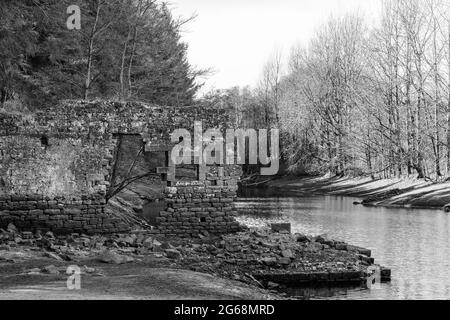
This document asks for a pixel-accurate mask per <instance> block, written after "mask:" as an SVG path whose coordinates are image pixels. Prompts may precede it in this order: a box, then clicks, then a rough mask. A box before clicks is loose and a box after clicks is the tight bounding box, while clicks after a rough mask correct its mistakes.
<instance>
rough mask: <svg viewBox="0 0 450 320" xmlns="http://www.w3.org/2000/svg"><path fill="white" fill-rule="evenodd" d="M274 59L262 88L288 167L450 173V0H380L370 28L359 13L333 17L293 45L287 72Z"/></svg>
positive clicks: (351, 171)
mask: <svg viewBox="0 0 450 320" xmlns="http://www.w3.org/2000/svg"><path fill="white" fill-rule="evenodd" d="M275 60H276V61H279V59H278V58H275ZM274 65H277V63H276V62H275V63H272V64H270V66H271V68H270V70H272V71H271V72H265V73H264V74H265V75H267V79H266V78H264V81H263V85H262V88H265V87H267V88H268V90H267V92H270V95H271V97H272V98H271V102H270V103H269V104H270V108H269V109H270V110H271V112H272V113H273V114H275V117H274V118H275V119H277V122H279V125H280V127H281V129H282V131H283V141H282V146H283V150H284V153H283V154H284V157H285V159H286V161H287V162H288V163H289V165H290V168H291V169H292V170H296V169H301V170H307V171H310V172H311V171H312V172H321V173H324V172H330V173H332V174H336V175H344V174H358V175H361V174H368V175H371V176H372V177H385V178H387V177H394V176H404V175H417V176H418V177H419V178H433V179H440V178H441V177H448V176H449V174H450V4H449V3H448V2H447V1H444V0H387V1H384V2H383V12H382V19H381V23H380V25H378V26H376V27H371V28H369V27H367V26H366V24H365V22H364V19H363V18H361V17H360V16H357V15H346V16H344V17H341V18H333V19H330V21H329V22H328V23H327V24H326V25H324V26H322V27H321V28H320V29H319V30H318V31H317V33H316V34H315V36H314V37H313V39H311V41H310V43H309V44H308V46H306V47H295V48H293V49H292V50H291V54H290V57H289V61H288V64H287V69H288V70H287V73H286V74H285V75H284V76H283V77H282V78H281V77H280V76H276V77H274V76H273V74H274V70H277V69H278V70H279V68H276V67H274ZM275 73H276V72H275ZM275 78H276V79H280V80H279V81H275V82H274V81H273V79H275ZM269 79H271V80H269ZM268 96H269V94H268ZM265 108H267V107H265Z"/></svg>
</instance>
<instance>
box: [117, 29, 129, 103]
mask: <svg viewBox="0 0 450 320" xmlns="http://www.w3.org/2000/svg"><path fill="white" fill-rule="evenodd" d="M130 36H131V28H130V29H129V30H128V35H127V39H126V40H125V43H124V45H123V51H122V62H121V65H120V77H119V78H120V79H119V81H120V99H121V100H122V101H124V100H125V79H124V77H125V59H126V57H127V51H128V42H129V41H130Z"/></svg>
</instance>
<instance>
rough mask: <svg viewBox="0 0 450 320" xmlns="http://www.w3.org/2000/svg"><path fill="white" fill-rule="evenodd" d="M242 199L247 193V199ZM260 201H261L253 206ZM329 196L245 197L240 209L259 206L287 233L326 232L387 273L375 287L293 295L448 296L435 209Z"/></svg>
mask: <svg viewBox="0 0 450 320" xmlns="http://www.w3.org/2000/svg"><path fill="white" fill-rule="evenodd" d="M247 196H248V195H247ZM259 200H261V202H259ZM357 200H358V199H355V198H350V197H335V196H309V197H308V196H304V197H296V198H277V197H272V198H258V199H255V198H250V199H249V198H247V199H245V200H243V202H241V204H240V205H241V206H243V207H245V206H249V205H250V204H251V205H250V206H252V207H255V206H258V203H259V205H261V207H263V208H264V212H265V217H267V218H269V216H270V214H268V213H269V212H271V213H272V214H276V215H277V216H282V217H283V219H285V220H289V221H290V222H291V223H292V229H293V232H300V233H304V234H310V235H321V234H327V235H328V236H329V237H331V238H333V239H335V240H342V241H345V242H348V243H351V244H354V245H357V246H362V247H366V248H368V249H371V250H372V253H373V256H374V257H375V259H376V263H379V264H381V265H384V266H387V267H389V268H391V269H392V277H393V280H392V282H391V283H390V284H383V285H382V286H381V288H380V289H376V290H368V289H367V290H361V288H357V289H344V288H337V289H338V290H336V288H334V289H333V288H331V289H330V288H328V289H321V290H317V289H315V290H314V289H313V290H311V289H308V290H306V289H305V290H306V291H305V290H303V291H302V292H298V294H299V295H300V296H305V297H307V298H317V299H321V298H333V299H340V298H351V299H448V298H450V234H449V233H450V230H449V221H450V216H449V215H448V214H447V213H444V212H441V211H437V210H418V209H387V208H369V207H362V206H355V205H353V202H354V201H357Z"/></svg>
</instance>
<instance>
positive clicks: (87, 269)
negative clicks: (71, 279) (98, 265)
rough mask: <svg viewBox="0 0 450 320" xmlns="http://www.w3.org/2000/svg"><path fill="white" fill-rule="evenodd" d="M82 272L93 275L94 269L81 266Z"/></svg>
mask: <svg viewBox="0 0 450 320" xmlns="http://www.w3.org/2000/svg"><path fill="white" fill-rule="evenodd" d="M83 271H84V272H85V273H94V272H95V268H90V267H88V266H83Z"/></svg>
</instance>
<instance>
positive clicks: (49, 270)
mask: <svg viewBox="0 0 450 320" xmlns="http://www.w3.org/2000/svg"><path fill="white" fill-rule="evenodd" d="M42 272H43V273H46V274H53V275H57V274H59V270H58V268H57V267H55V266H54V265H49V266H46V267H44V268H42Z"/></svg>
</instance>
